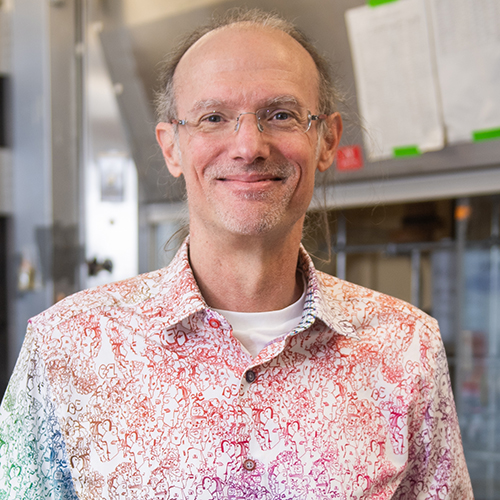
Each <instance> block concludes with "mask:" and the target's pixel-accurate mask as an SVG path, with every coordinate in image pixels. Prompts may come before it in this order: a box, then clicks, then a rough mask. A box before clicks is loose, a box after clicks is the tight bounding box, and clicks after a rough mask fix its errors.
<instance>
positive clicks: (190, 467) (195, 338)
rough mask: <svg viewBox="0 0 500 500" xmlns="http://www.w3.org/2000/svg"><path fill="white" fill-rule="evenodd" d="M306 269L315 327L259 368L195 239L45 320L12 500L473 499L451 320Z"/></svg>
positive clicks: (7, 472) (12, 450) (14, 442)
mask: <svg viewBox="0 0 500 500" xmlns="http://www.w3.org/2000/svg"><path fill="white" fill-rule="evenodd" d="M300 265H301V266H302V268H303V270H304V272H305V275H306V276H307V280H308V290H307V298H306V307H305V309H304V314H303V318H302V322H301V324H300V325H299V327H297V328H296V329H295V330H294V331H292V332H290V333H289V334H287V335H286V336H284V337H282V338H279V339H277V340H276V341H275V342H273V343H272V344H270V345H269V346H267V347H266V348H265V349H264V350H263V351H262V352H261V353H260V355H259V356H258V357H257V358H256V359H254V360H252V359H251V358H250V356H248V355H247V354H246V353H245V352H244V351H243V350H242V349H241V346H240V344H239V342H238V341H237V340H236V339H234V338H233V337H232V335H231V327H230V325H229V324H228V323H227V321H226V320H225V319H224V318H223V317H222V316H220V315H219V314H217V313H216V312H214V311H211V310H210V309H208V308H207V306H206V304H205V303H204V301H203V298H202V297H201V295H200V292H199V290H198V288H197V286H196V283H195V280H194V277H193V274H192V272H191V269H190V267H189V263H188V258H187V243H185V244H184V245H183V247H182V248H181V250H180V251H179V253H178V255H177V256H176V257H175V259H174V260H173V262H172V264H171V265H170V266H169V267H167V268H165V269H162V270H160V271H157V272H153V273H149V274H146V275H142V276H139V277H136V278H134V279H130V280H127V281H124V282H121V283H116V284H112V285H107V286H104V287H99V288H97V289H94V290H87V291H84V292H81V293H78V294H76V295H74V296H72V297H69V298H68V299H66V300H64V301H62V302H60V303H58V304H56V305H55V306H53V307H52V308H50V309H48V310H47V311H45V312H44V313H42V314H40V315H39V316H37V317H35V318H34V319H33V320H31V322H30V324H29V328H28V333H27V336H26V339H25V342H24V345H23V348H22V352H21V355H20V358H19V361H18V363H17V366H16V368H15V371H14V374H13V376H12V379H11V382H10V385H9V388H8V391H7V393H6V396H5V398H4V401H3V403H2V408H1V412H0V499H46V498H47V499H48V498H50V499H76V498H79V499H81V500H91V499H92V500H98V499H99V500H101V499H113V500H118V499H120V500H126V499H130V500H132V499H133V500H146V499H154V498H155V499H159V498H161V499H197V500H205V499H207V500H208V499H217V500H222V499H231V500H236V499H245V500H253V499H255V500H257V499H258V500H278V499H280V500H312V499H314V500H320V499H321V500H326V499H328V500H331V499H342V500H348V499H349V500H354V499H356V500H361V499H364V500H366V499H371V500H388V499H391V498H392V499H400V500H403V499H419V500H424V499H427V500H430V499H433V500H434V499H455V500H468V499H471V498H472V497H473V496H472V490H471V486H470V480H469V476H468V473H467V468H466V465H465V461H464V456H463V451H462V445H461V439H460V432H459V427H458V422H457V417H456V412H455V407H454V402H453V397H452V394H451V388H450V382H449V376H448V370H447V365H446V358H445V354H444V350H443V347H442V343H441V340H440V336H439V333H438V328H437V325H436V322H435V321H434V320H433V319H431V318H429V317H428V316H426V315H425V314H424V313H422V312H421V311H419V310H418V309H415V308H414V307H412V306H410V305H408V304H406V303H404V302H401V301H399V300H397V299H394V298H391V297H388V296H385V295H382V294H379V293H377V292H373V291H370V290H366V289H364V288H361V287H359V286H356V285H353V284H350V283H347V282H344V281H341V280H339V279H336V278H333V277H331V276H328V275H325V274H323V273H320V272H317V271H315V269H314V267H313V265H312V262H311V260H310V258H309V257H308V255H307V254H306V253H305V251H304V250H301V256H300ZM249 371H253V372H254V373H255V375H256V377H255V380H254V381H253V382H247V379H248V380H251V377H246V374H247V373H248V372H249Z"/></svg>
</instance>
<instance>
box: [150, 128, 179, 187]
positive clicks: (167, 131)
mask: <svg viewBox="0 0 500 500" xmlns="http://www.w3.org/2000/svg"><path fill="white" fill-rule="evenodd" d="M174 127H175V125H173V124H172V123H166V122H160V123H158V125H156V140H157V141H158V144H159V145H160V148H161V152H162V153H163V158H165V163H166V164H167V168H168V171H169V172H170V173H171V174H172V175H173V176H174V177H180V176H181V175H182V166H181V155H180V151H179V145H178V143H177V141H176V137H175V129H174Z"/></svg>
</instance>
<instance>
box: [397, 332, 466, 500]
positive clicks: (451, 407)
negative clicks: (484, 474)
mask: <svg viewBox="0 0 500 500" xmlns="http://www.w3.org/2000/svg"><path fill="white" fill-rule="evenodd" d="M439 343H440V348H439V349H438V351H437V356H436V357H435V360H434V363H435V365H434V370H433V371H434V374H433V377H432V383H431V384H430V387H429V388H430V394H429V396H430V397H429V400H428V401H429V402H428V405H427V407H426V411H425V414H424V417H423V420H422V423H421V426H420V427H419V429H418V431H417V432H416V433H415V434H414V435H413V436H412V435H410V436H409V450H408V465H407V468H406V473H405V476H404V478H403V480H402V481H401V483H400V485H399V487H398V489H397V490H396V493H395V494H394V496H393V497H392V500H404V499H408V498H412V499H415V500H435V499H439V500H473V499H474V495H473V493H472V486H471V482H470V478H469V473H468V471H467V465H466V463H465V457H464V453H463V447H462V439H461V436H460V428H459V424H458V418H457V413H456V409H455V402H454V399H453V394H452V390H451V383H450V377H449V372H448V364H447V360H446V354H445V351H444V347H443V344H442V342H441V340H440V338H439Z"/></svg>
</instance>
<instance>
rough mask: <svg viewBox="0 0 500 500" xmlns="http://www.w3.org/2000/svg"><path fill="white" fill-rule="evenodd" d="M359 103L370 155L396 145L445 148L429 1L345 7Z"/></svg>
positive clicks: (377, 155)
mask: <svg viewBox="0 0 500 500" xmlns="http://www.w3.org/2000/svg"><path fill="white" fill-rule="evenodd" d="M346 23H347V28H348V33H349V41H350V45H351V52H352V59H353V64H354V73H355V78H356V88H357V96H358V106H359V110H360V114H361V118H362V120H363V124H364V125H365V127H366V132H365V146H366V149H367V153H368V156H369V158H370V159H371V160H380V159H383V158H390V157H392V156H393V151H394V148H400V147H406V146H418V148H419V149H420V151H430V150H436V149H441V148H442V147H443V146H444V131H443V125H442V120H441V111H440V103H439V98H438V90H437V79H436V78H435V71H434V65H433V62H432V61H433V59H432V49H431V46H430V38H429V25H428V19H427V11H426V3H425V0H400V1H398V2H394V3H389V4H386V5H381V6H379V7H376V8H372V7H368V6H363V7H358V8H356V9H351V10H348V11H347V12H346Z"/></svg>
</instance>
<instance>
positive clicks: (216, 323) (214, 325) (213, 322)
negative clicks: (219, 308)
mask: <svg viewBox="0 0 500 500" xmlns="http://www.w3.org/2000/svg"><path fill="white" fill-rule="evenodd" d="M208 324H209V325H210V326H211V327H212V328H219V327H220V322H219V321H217V320H216V319H215V318H210V319H209V320H208Z"/></svg>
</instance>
